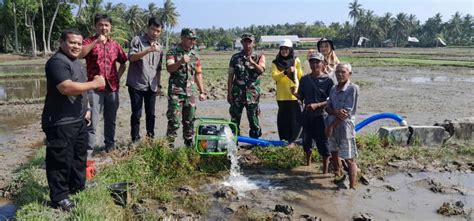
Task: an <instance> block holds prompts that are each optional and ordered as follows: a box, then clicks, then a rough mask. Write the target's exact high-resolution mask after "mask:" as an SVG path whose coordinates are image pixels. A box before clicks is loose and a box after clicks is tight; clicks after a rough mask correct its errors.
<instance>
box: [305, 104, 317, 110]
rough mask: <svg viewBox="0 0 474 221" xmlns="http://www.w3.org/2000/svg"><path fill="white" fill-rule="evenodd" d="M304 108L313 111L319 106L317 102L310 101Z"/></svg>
mask: <svg viewBox="0 0 474 221" xmlns="http://www.w3.org/2000/svg"><path fill="white" fill-rule="evenodd" d="M305 108H306V110H309V111H315V110H316V109H318V108H319V104H318V103H312V104H308V105H306V107H305Z"/></svg>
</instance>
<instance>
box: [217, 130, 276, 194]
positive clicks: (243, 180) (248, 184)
mask: <svg viewBox="0 0 474 221" xmlns="http://www.w3.org/2000/svg"><path fill="white" fill-rule="evenodd" d="M224 134H225V136H226V142H227V157H229V159H230V163H231V166H230V174H229V176H228V177H227V178H226V179H225V181H224V182H223V183H222V184H223V185H224V186H231V187H233V188H234V189H235V190H236V191H237V192H238V193H239V194H242V193H243V192H245V191H249V190H255V189H258V188H259V186H262V185H264V186H268V184H269V183H268V182H262V181H251V180H249V178H248V177H245V176H244V175H243V174H242V172H241V171H240V166H239V156H238V146H237V145H236V144H235V142H234V140H233V136H234V135H233V134H232V130H231V129H230V127H225V128H224Z"/></svg>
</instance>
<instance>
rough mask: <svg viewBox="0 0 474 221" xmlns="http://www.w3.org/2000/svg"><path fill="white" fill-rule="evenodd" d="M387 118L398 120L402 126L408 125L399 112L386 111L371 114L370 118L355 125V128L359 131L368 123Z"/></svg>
mask: <svg viewBox="0 0 474 221" xmlns="http://www.w3.org/2000/svg"><path fill="white" fill-rule="evenodd" d="M385 118H388V119H392V120H395V121H397V122H398V124H400V126H406V125H407V122H406V121H405V120H404V119H403V118H402V117H401V116H399V115H398V114H394V113H390V112H384V113H379V114H375V115H372V116H370V117H369V118H366V119H365V120H363V121H362V122H360V123H358V124H357V125H356V126H355V130H356V131H359V130H360V129H362V128H363V127H365V126H367V124H370V123H372V122H374V121H376V120H380V119H385Z"/></svg>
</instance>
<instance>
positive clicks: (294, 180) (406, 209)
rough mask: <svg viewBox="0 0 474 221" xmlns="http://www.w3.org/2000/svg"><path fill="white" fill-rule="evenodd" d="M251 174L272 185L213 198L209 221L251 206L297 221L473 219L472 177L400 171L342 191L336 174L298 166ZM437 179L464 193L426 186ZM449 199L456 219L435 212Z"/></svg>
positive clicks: (267, 214) (249, 213)
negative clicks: (303, 220)
mask: <svg viewBox="0 0 474 221" xmlns="http://www.w3.org/2000/svg"><path fill="white" fill-rule="evenodd" d="M246 176H248V177H249V179H251V180H253V181H255V182H262V181H267V183H269V186H266V187H265V186H262V187H261V188H260V189H259V190H254V191H249V192H245V193H239V199H238V200H232V199H229V200H227V201H222V200H221V199H219V198H214V199H213V200H211V208H212V209H211V211H210V212H211V213H210V215H209V217H208V218H209V219H218V217H219V216H222V214H227V215H225V218H228V219H233V218H236V217H238V216H239V214H237V212H231V213H229V212H228V211H229V209H228V208H242V207H244V208H251V209H250V211H247V212H246V214H245V215H246V216H252V214H259V216H260V217H262V216H263V217H273V216H275V215H276V214H278V213H283V214H285V215H286V216H284V217H286V218H290V219H292V220H294V219H298V218H301V217H305V216H312V217H319V218H321V219H322V220H349V219H350V218H351V217H371V218H372V219H373V220H386V219H389V220H416V219H419V220H440V219H442V220H459V219H464V218H467V216H472V215H469V211H471V212H472V210H473V208H474V175H473V174H472V173H470V174H466V173H457V172H454V173H451V174H450V173H425V172H416V173H414V174H412V176H409V175H407V173H397V174H394V175H390V176H386V177H385V179H384V180H383V181H381V180H377V179H372V180H371V184H370V185H369V186H363V185H360V184H359V186H358V187H357V189H356V190H346V189H341V188H338V187H337V185H336V184H334V183H333V182H332V181H333V177H332V176H330V175H324V174H321V173H320V171H317V170H315V169H314V167H299V168H296V169H293V170H291V171H247V173H246ZM432 179H435V180H439V181H440V182H443V185H447V186H456V187H457V188H462V189H465V193H464V194H461V193H459V192H456V191H454V192H444V193H435V192H433V191H431V190H430V188H429V185H427V183H429V182H430V180H432ZM386 186H390V187H392V188H393V189H388V188H386ZM214 188H217V187H214ZM209 189H213V188H209ZM445 201H456V202H457V201H459V202H461V203H462V205H463V206H464V211H465V212H464V213H459V209H458V210H452V211H454V212H452V211H451V210H450V211H451V213H449V214H450V215H451V217H443V216H442V215H441V214H437V213H436V211H437V210H438V208H440V207H441V206H442V205H443V204H444V202H445ZM458 204H460V203H458ZM450 205H451V204H450ZM226 211H227V213H226ZM232 211H239V210H238V209H232ZM361 214H362V216H361ZM471 214H472V213H471ZM280 215H281V214H280ZM456 215H457V216H456ZM277 216H278V215H277ZM280 218H282V217H280ZM471 218H472V217H471Z"/></svg>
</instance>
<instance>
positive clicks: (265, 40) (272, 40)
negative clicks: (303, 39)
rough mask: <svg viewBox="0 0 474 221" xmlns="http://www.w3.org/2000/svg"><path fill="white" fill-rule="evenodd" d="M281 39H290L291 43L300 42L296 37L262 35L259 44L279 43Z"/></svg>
mask: <svg viewBox="0 0 474 221" xmlns="http://www.w3.org/2000/svg"><path fill="white" fill-rule="evenodd" d="M283 39H290V40H291V41H292V42H293V43H295V42H300V38H299V37H298V35H262V36H261V37H260V42H261V43H280V42H282V41H283Z"/></svg>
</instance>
